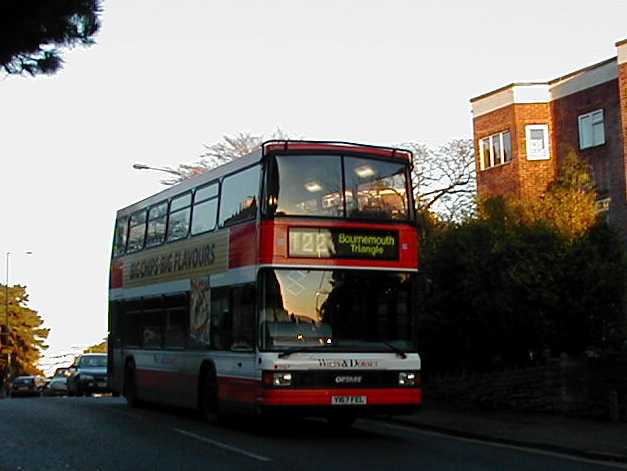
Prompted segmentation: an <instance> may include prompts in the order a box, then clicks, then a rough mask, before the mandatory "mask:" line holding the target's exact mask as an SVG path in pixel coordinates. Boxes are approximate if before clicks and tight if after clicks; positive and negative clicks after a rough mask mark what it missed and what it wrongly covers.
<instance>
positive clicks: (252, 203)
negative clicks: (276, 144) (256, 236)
mask: <svg viewBox="0 0 627 471" xmlns="http://www.w3.org/2000/svg"><path fill="white" fill-rule="evenodd" d="M260 171H261V170H260V167H259V165H255V166H254V167H251V168H248V169H246V170H242V171H241V172H238V173H235V174H233V175H229V176H228V177H226V178H225V179H224V182H223V183H222V196H221V197H220V198H221V199H220V221H219V222H220V227H223V226H228V225H230V224H236V223H238V222H241V221H245V220H247V219H253V218H254V217H255V215H256V214H257V198H258V194H259V173H260Z"/></svg>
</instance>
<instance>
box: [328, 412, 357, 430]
mask: <svg viewBox="0 0 627 471" xmlns="http://www.w3.org/2000/svg"><path fill="white" fill-rule="evenodd" d="M327 420H328V421H329V425H330V426H331V427H333V428H338V429H347V428H350V427H352V426H353V424H354V423H355V420H357V418H356V417H355V416H353V415H345V414H341V415H340V414H338V415H331V416H329V417H327Z"/></svg>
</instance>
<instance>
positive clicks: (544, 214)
mask: <svg viewBox="0 0 627 471" xmlns="http://www.w3.org/2000/svg"><path fill="white" fill-rule="evenodd" d="M596 199H597V195H596V191H595V185H594V180H593V177H592V171H591V169H590V166H589V165H588V164H587V163H586V162H584V161H583V160H581V159H580V158H579V157H578V156H577V154H576V153H575V152H574V151H573V150H571V151H569V152H567V154H566V156H565V157H564V159H563V161H562V162H561V165H560V172H559V175H558V177H557V179H556V180H555V182H553V183H552V184H551V185H550V186H549V188H548V190H547V191H546V193H545V194H544V196H543V197H542V198H540V199H532V200H522V201H519V202H517V203H516V206H518V207H519V209H520V211H521V212H522V214H523V215H524V217H525V218H526V219H527V220H528V221H545V222H546V223H547V224H550V225H551V226H552V227H553V228H554V229H555V230H557V231H558V232H560V233H561V234H562V235H563V236H565V237H566V238H567V239H569V240H575V239H577V238H579V237H581V236H583V235H584V234H585V233H586V232H587V231H589V230H590V229H591V228H592V227H593V226H594V225H595V224H596V222H597V219H598V214H597V210H596V205H595V203H596Z"/></svg>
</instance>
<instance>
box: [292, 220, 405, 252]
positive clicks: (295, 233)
mask: <svg viewBox="0 0 627 471" xmlns="http://www.w3.org/2000/svg"><path fill="white" fill-rule="evenodd" d="M289 256H290V257H300V258H361V259H371V260H398V232H396V231H378V230H377V231H374V230H367V229H364V230H361V229H337V228H318V227H290V229H289Z"/></svg>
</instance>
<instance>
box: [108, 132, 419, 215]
mask: <svg viewBox="0 0 627 471" xmlns="http://www.w3.org/2000/svg"><path fill="white" fill-rule="evenodd" d="M291 152H294V153H301V152H302V153H308V152H316V153H318V152H323V153H342V154H345V153H349V154H353V155H355V154H363V155H374V156H378V157H387V158H398V159H402V160H406V161H407V162H409V163H410V164H411V163H412V160H413V154H412V152H411V151H409V150H407V149H398V148H394V147H383V146H374V145H369V144H356V143H352V142H343V141H303V140H270V141H265V142H264V143H263V144H262V145H261V147H260V148H259V149H257V150H255V151H253V152H252V153H250V154H248V155H245V156H243V157H241V158H239V159H236V160H233V161H231V162H228V163H226V164H224V165H220V166H219V167H216V168H213V169H210V170H208V171H207V172H205V173H201V174H200V175H196V176H194V177H191V178H188V179H185V180H183V181H182V182H180V183H177V184H176V185H172V186H171V187H169V188H166V189H165V190H163V191H160V192H159V193H156V194H154V195H151V196H149V197H147V198H144V199H143V200H140V201H138V202H136V203H133V204H131V205H129V206H126V207H125V208H122V209H120V210H118V212H117V217H118V218H119V217H121V216H129V215H131V214H132V213H134V212H135V211H138V210H140V209H143V208H148V207H150V206H152V205H154V204H157V203H160V202H162V201H165V200H167V199H169V198H172V197H174V196H177V195H180V194H181V193H184V192H186V191H188V190H191V189H193V188H195V187H197V186H200V185H203V184H205V183H209V182H211V181H213V180H217V179H219V178H221V177H223V176H225V175H228V174H231V173H234V172H236V171H238V170H240V169H242V168H245V167H248V166H250V165H253V164H256V163H257V162H259V161H261V159H262V158H263V156H265V155H270V154H275V153H291Z"/></svg>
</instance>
